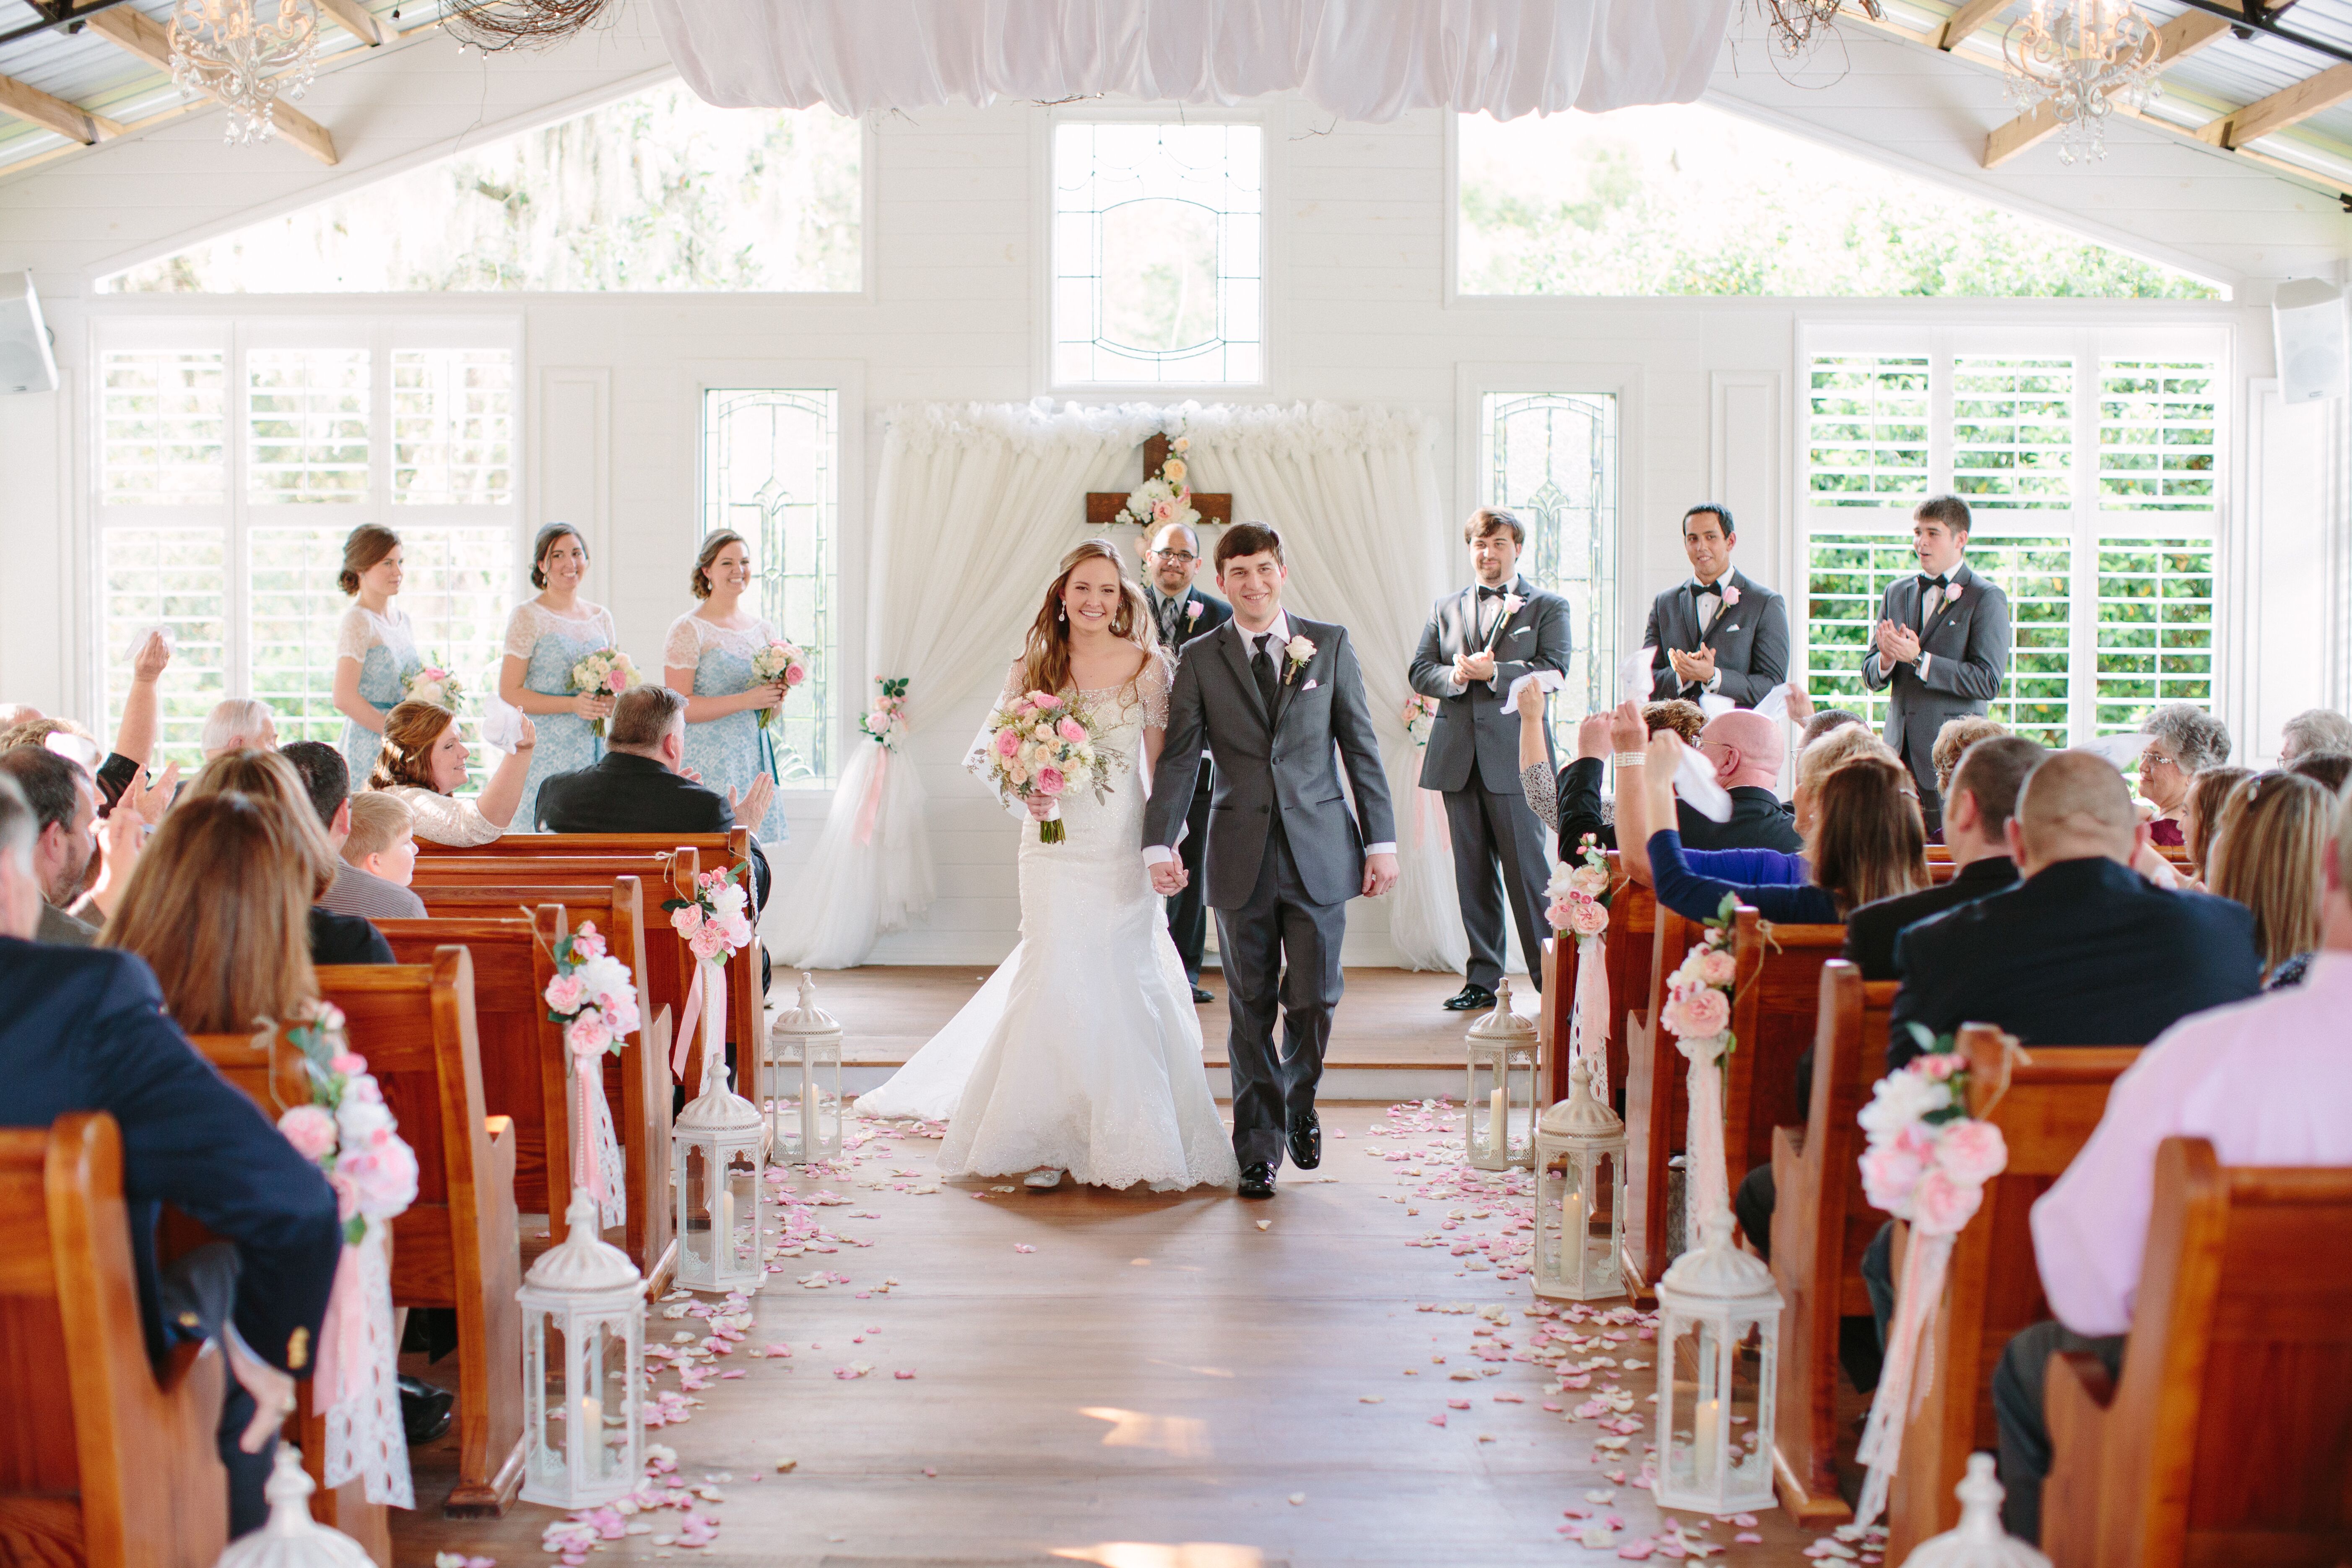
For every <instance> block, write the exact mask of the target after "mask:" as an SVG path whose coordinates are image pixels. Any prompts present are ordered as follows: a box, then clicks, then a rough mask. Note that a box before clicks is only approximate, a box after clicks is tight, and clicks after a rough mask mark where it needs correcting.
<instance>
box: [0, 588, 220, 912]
mask: <svg viewBox="0 0 2352 1568" xmlns="http://www.w3.org/2000/svg"><path fill="white" fill-rule="evenodd" d="M171 662H172V645H171V643H170V642H169V641H167V640H165V638H164V637H163V634H162V633H160V632H153V631H151V632H149V633H148V634H147V635H146V636H145V637H142V638H141V639H140V642H139V646H138V647H137V648H135V649H134V650H132V653H131V684H130V686H129V687H128V688H127V689H125V690H124V692H123V694H122V721H121V723H120V724H118V725H117V726H116V727H115V731H114V750H113V751H112V752H109V753H106V754H105V757H104V760H103V761H102V762H101V761H100V760H98V759H99V754H100V747H99V744H98V742H97V740H96V738H95V737H93V736H92V735H91V734H90V733H89V731H87V730H84V729H83V728H82V727H81V726H80V725H79V724H77V723H75V722H74V721H72V720H70V719H47V718H43V717H42V716H41V713H40V710H37V709H34V708H20V709H19V710H18V716H17V717H16V718H15V719H11V720H8V721H6V722H5V723H0V752H5V751H11V750H13V749H15V748H16V747H17V746H38V745H44V744H47V742H48V740H49V737H50V736H51V735H53V734H58V733H64V734H68V735H71V736H73V737H74V738H75V739H77V740H79V741H81V742H85V743H86V744H87V745H88V746H89V752H90V757H89V760H90V763H91V765H92V766H93V767H94V768H95V769H96V772H97V779H98V795H99V813H98V814H99V816H105V815H106V814H107V813H108V812H109V811H110V810H112V809H113V807H114V803H115V801H116V800H117V799H119V798H121V795H122V793H123V791H124V790H126V789H128V788H129V787H130V786H131V783H132V781H133V779H134V778H136V777H138V776H140V773H141V770H142V768H144V767H145V766H146V764H147V761H148V759H149V758H150V757H151V756H152V755H153V753H154V751H155V737H156V734H157V731H158V730H159V729H160V727H161V726H160V715H161V711H162V699H161V697H160V696H159V695H158V692H157V683H158V682H159V681H160V680H161V679H163V671H164V670H165V668H168V667H169V666H170V664H171ZM179 776H180V764H179V763H172V764H171V765H170V766H168V767H166V768H165V769H164V770H163V776H162V777H161V778H160V779H159V780H158V781H157V783H156V784H155V786H154V794H153V797H152V802H149V803H147V804H146V808H145V813H144V815H145V816H146V819H147V826H150V827H152V826H154V825H155V823H156V822H157V821H158V820H159V819H161V817H162V816H163V807H164V806H165V805H169V804H170V802H171V799H172V795H173V789H174V787H175V786H176V785H177V784H178V783H179ZM124 874H125V875H126V876H127V875H128V874H129V872H128V869H127V868H126V870H125V873H124Z"/></svg>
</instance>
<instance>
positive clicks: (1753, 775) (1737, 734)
mask: <svg viewBox="0 0 2352 1568" xmlns="http://www.w3.org/2000/svg"><path fill="white" fill-rule="evenodd" d="M1519 708H1520V713H1519V775H1520V784H1522V785H1523V786H1524V787H1525V789H1526V791H1527V795H1528V808H1529V809H1530V810H1532V811H1533V812H1534V813H1535V814H1536V817H1537V820H1538V821H1540V822H1541V823H1543V825H1544V826H1547V827H1552V828H1559V829H1560V838H1559V843H1560V853H1561V855H1562V856H1563V857H1572V856H1574V855H1575V853H1576V847H1577V845H1578V844H1579V843H1580V841H1581V838H1582V836H1583V835H1584V834H1586V833H1591V834H1592V835H1594V837H1595V838H1596V839H1597V840H1598V842H1599V843H1600V845H1601V847H1602V848H1604V849H1611V848H1615V847H1617V833H1616V829H1615V828H1614V827H1612V826H1609V825H1608V824H1606V823H1604V822H1602V821H1601V764H1602V763H1603V762H1605V761H1606V760H1607V758H1608V757H1609V755H1610V751H1609V748H1610V747H1611V746H1612V744H1614V743H1615V742H1616V741H1619V740H1622V742H1625V745H1626V749H1627V750H1629V751H1631V750H1636V749H1638V748H1639V747H1640V746H1641V744H1642V741H1643V735H1652V734H1655V733H1657V732H1658V731H1660V730H1661V729H1671V730H1673V731H1675V733H1676V734H1678V735H1681V736H1682V737H1683V738H1684V739H1685V740H1687V741H1690V742H1691V743H1692V744H1693V745H1695V746H1696V747H1697V748H1698V750H1699V752H1700V753H1701V754H1702V755H1704V756H1705V757H1706V760H1707V761H1708V762H1709V763H1713V764H1714V766H1715V776H1716V781H1717V783H1718V784H1722V785H1723V786H1724V788H1725V789H1726V790H1727V791H1728V792H1730V795H1731V819H1730V820H1729V821H1727V822H1714V821H1710V820H1709V819H1708V818H1706V816H1701V815H1700V814H1699V813H1697V812H1696V811H1693V810H1691V809H1690V808H1689V807H1688V806H1684V807H1682V808H1681V810H1680V811H1679V812H1678V813H1677V815H1676V821H1677V822H1678V823H1679V825H1680V826H1681V828H1682V834H1683V842H1684V844H1685V846H1686V847H1689V848H1690V849H1693V850H1722V849H1772V850H1778V851H1780V852H1781V853H1783V854H1790V855H1793V854H1795V853H1796V851H1797V850H1798V848H1799V847H1801V845H1802V843H1803V840H1802V838H1801V837H1800V835H1799V834H1798V832H1797V828H1796V826H1795V823H1794V820H1793V819H1792V817H1791V816H1790V808H1789V806H1788V805H1786V804H1785V803H1784V802H1782V800H1781V799H1780V796H1779V795H1776V794H1774V793H1773V788H1772V786H1773V784H1774V783H1775V782H1776V781H1778V779H1779V778H1780V763H1781V757H1782V750H1781V747H1782V742H1781V736H1780V725H1779V724H1778V723H1776V722H1774V721H1771V720H1769V719H1766V718H1763V717H1760V716H1759V715H1758V714H1756V713H1754V712H1751V711H1749V710H1745V709H1739V710H1734V711H1732V712H1729V713H1721V714H1717V716H1716V717H1715V718H1714V719H1713V720H1711V721H1707V722H1706V723H1704V724H1702V725H1700V726H1699V727H1698V728H1697V729H1696V731H1693V730H1691V729H1690V728H1689V727H1688V726H1687V724H1686V721H1685V713H1684V711H1683V710H1689V712H1690V713H1694V714H1695V713H1696V711H1697V710H1696V708H1693V707H1692V705H1691V704H1690V703H1687V702H1684V701H1682V700H1674V701H1671V702H1652V703H1649V704H1647V705H1645V706H1644V707H1643V708H1642V709H1641V710H1640V712H1641V724H1642V730H1641V731H1638V732H1637V731H1636V730H1635V729H1634V727H1633V705H1632V704H1631V703H1627V704H1626V705H1625V706H1624V707H1623V708H1622V709H1620V710H1618V711H1617V713H1616V714H1606V713H1597V714H1591V715H1589V716H1588V717H1587V718H1586V719H1585V720H1584V721H1583V722H1582V723H1581V724H1580V725H1579V726H1578V728H1577V748H1576V758H1575V760H1574V761H1572V762H1570V763H1569V764H1568V766H1567V767H1565V768H1563V769H1562V770H1560V773H1559V779H1558V781H1557V784H1555V781H1554V780H1553V778H1552V773H1551V764H1550V760H1549V750H1548V748H1547V746H1546V743H1545V734H1544V715H1543V707H1542V704H1541V703H1540V702H1536V701H1522V702H1521V703H1520V704H1519ZM1612 729H1613V730H1615V731H1622V733H1618V734H1615V735H1613V736H1612ZM1563 824H1565V826H1562V825H1563Z"/></svg>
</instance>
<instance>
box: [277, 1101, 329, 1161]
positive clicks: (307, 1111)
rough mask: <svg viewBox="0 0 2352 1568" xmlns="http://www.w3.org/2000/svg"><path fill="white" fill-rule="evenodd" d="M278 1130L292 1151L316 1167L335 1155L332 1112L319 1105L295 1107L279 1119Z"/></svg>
mask: <svg viewBox="0 0 2352 1568" xmlns="http://www.w3.org/2000/svg"><path fill="white" fill-rule="evenodd" d="M278 1131H280V1132H283V1133H284V1134H285V1135H286V1142H289V1143H291V1144H293V1145H294V1152H296V1153H298V1154H299V1155H301V1156H302V1158H304V1159H305V1160H308V1161H310V1163H312V1164H314V1165H315V1164H317V1163H319V1162H320V1161H321V1160H323V1159H325V1158H326V1157H327V1156H328V1155H330V1154H331V1153H333V1152H335V1118H334V1113H333V1112H331V1111H330V1110H327V1108H326V1107H324V1106H321V1105H298V1106H295V1107H294V1108H293V1109H292V1110H289V1111H287V1113H286V1114H285V1115H283V1116H281V1117H279V1118H278Z"/></svg>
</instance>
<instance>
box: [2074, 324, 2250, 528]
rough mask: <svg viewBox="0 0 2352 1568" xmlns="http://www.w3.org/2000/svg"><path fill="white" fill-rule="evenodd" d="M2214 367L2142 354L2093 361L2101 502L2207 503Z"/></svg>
mask: <svg viewBox="0 0 2352 1568" xmlns="http://www.w3.org/2000/svg"><path fill="white" fill-rule="evenodd" d="M2217 368H2218V367H2217V366H2214V365H2210V364H2171V363H2161V362H2157V361H2147V360H2142V361H2125V360H2110V361H2108V362H2107V363H2105V364H2103V365H2101V366H2100V367H2099V505H2100V506H2101V507H2102V508H2104V509H2105V510H2121V511H2204V512H2210V511H2211V510H2213V506H2214V490H2213V462H2214V452H2215V449H2216V447H2217V440H2216V429H2217V420H2216V417H2215V414H2214V395H2215V394H2216V393H2217V392H2218V391H2219V390H2220V378H2219V377H2218V376H2217V375H2216V374H2215V372H2216V370H2217Z"/></svg>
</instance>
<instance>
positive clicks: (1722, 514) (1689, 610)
mask: <svg viewBox="0 0 2352 1568" xmlns="http://www.w3.org/2000/svg"><path fill="white" fill-rule="evenodd" d="M1738 542H1739V536H1738V534H1737V533H1736V532H1734V531H1733V524H1732V521H1731V511H1730V509H1729V508H1727V507H1725V506H1723V505H1721V504H1720V503H1718V502H1716V501H1706V502H1703V503H1702V504H1700V505H1698V506H1695V507H1693V508H1691V509H1690V510H1688V511H1686V512H1685V513H1683V553H1684V554H1685V556H1687V557H1688V558H1689V560H1690V563H1691V574H1690V577H1689V579H1688V580H1687V581H1685V582H1682V583H1677V584H1675V586H1673V587H1671V588H1669V589H1667V590H1666V591H1665V592H1664V593H1663V594H1660V595H1658V596H1657V598H1656V599H1654V600H1653V601H1652V602H1651V605H1650V624H1649V625H1648V626H1645V627H1643V631H1642V646H1643V647H1647V648H1655V649H1656V650H1657V652H1656V653H1655V654H1654V655H1653V656H1652V658H1651V667H1650V668H1651V678H1650V700H1651V701H1653V702H1671V701H1673V700H1675V698H1677V697H1681V698H1686V699H1688V700H1690V701H1693V702H1696V701H1697V700H1699V699H1700V698H1702V697H1720V698H1723V699H1724V700H1727V701H1728V702H1729V703H1730V704H1731V705H1732V706H1733V707H1735V708H1753V707H1755V706H1756V704H1757V703H1759V702H1760V701H1762V700H1764V694H1765V693H1766V692H1768V691H1769V690H1771V689H1773V688H1774V687H1776V686H1778V685H1780V683H1781V682H1782V681H1784V680H1786V679H1789V607H1788V605H1785V604H1784V603H1782V602H1781V599H1780V595H1778V594H1776V593H1774V592H1773V591H1772V590H1771V589H1769V588H1767V587H1764V586H1763V585H1762V584H1758V583H1756V582H1754V581H1751V580H1750V579H1749V577H1748V574H1746V573H1744V572H1735V571H1733V570H1732V569H1731V552H1732V548H1733V547H1734V546H1735V545H1737V544H1738Z"/></svg>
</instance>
